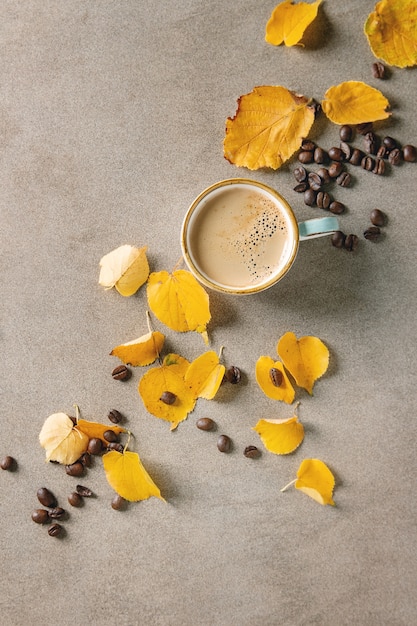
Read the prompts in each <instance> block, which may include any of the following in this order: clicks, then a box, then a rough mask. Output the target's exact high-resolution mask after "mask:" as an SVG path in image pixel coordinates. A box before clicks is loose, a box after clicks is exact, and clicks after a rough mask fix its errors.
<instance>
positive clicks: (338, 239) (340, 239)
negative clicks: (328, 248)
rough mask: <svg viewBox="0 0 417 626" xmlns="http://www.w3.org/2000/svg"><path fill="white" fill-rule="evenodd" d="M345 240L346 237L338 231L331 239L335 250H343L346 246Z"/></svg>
mask: <svg viewBox="0 0 417 626" xmlns="http://www.w3.org/2000/svg"><path fill="white" fill-rule="evenodd" d="M345 239H346V235H345V234H344V233H342V231H341V230H337V231H336V232H335V233H333V235H332V236H331V238H330V240H331V242H332V246H334V247H335V248H343V247H344V245H345Z"/></svg>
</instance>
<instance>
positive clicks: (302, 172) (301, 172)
mask: <svg viewBox="0 0 417 626" xmlns="http://www.w3.org/2000/svg"><path fill="white" fill-rule="evenodd" d="M293 174H294V178H295V180H296V181H297V182H298V183H303V182H304V181H305V180H307V170H306V168H305V167H303V166H302V165H297V167H295V168H294V172H293Z"/></svg>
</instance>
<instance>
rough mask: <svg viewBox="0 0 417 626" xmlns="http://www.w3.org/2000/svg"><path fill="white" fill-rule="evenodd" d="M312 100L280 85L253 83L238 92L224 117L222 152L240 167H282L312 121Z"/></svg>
mask: <svg viewBox="0 0 417 626" xmlns="http://www.w3.org/2000/svg"><path fill="white" fill-rule="evenodd" d="M310 105H311V100H309V99H308V98H306V97H305V96H301V95H298V94H296V93H294V92H293V91H289V90H288V89H286V88H285V87H280V86H275V87H274V86H263V87H255V88H254V90H253V91H252V92H251V93H249V94H246V95H244V96H241V97H240V98H239V100H238V108H237V112H236V115H235V117H233V118H230V117H229V118H228V119H227V121H226V136H225V138H224V142H223V149H224V156H225V158H226V159H227V160H228V161H230V163H234V165H237V166H239V167H247V168H248V169H250V170H257V169H259V168H261V167H270V168H272V169H274V170H276V169H278V168H279V167H281V165H282V164H283V163H284V162H285V161H287V160H288V159H289V158H290V157H291V156H292V155H293V154H294V152H296V151H297V150H298V148H299V147H300V145H301V142H302V139H303V138H304V137H307V135H308V133H309V131H310V128H311V126H312V125H313V122H314V111H313V108H312V107H311V106H310Z"/></svg>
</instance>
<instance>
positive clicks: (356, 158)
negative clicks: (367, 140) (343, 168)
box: [349, 148, 365, 165]
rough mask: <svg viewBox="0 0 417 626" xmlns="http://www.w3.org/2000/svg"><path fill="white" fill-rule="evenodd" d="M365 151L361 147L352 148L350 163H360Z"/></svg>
mask: <svg viewBox="0 0 417 626" xmlns="http://www.w3.org/2000/svg"><path fill="white" fill-rule="evenodd" d="M364 156H365V153H364V152H363V151H362V150H359V148H354V149H353V150H352V154H351V157H350V159H349V163H351V164H352V165H360V164H361V163H362V159H363V158H364Z"/></svg>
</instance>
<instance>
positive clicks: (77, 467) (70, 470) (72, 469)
mask: <svg viewBox="0 0 417 626" xmlns="http://www.w3.org/2000/svg"><path fill="white" fill-rule="evenodd" d="M65 471H66V473H67V474H68V476H82V475H83V474H84V465H83V464H82V463H80V461H76V462H75V463H72V465H66V466H65Z"/></svg>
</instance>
